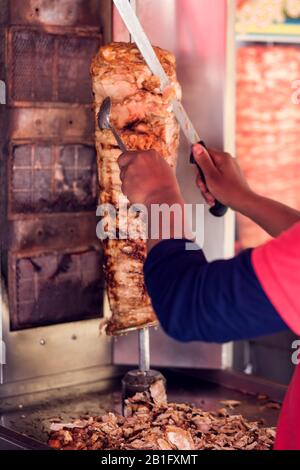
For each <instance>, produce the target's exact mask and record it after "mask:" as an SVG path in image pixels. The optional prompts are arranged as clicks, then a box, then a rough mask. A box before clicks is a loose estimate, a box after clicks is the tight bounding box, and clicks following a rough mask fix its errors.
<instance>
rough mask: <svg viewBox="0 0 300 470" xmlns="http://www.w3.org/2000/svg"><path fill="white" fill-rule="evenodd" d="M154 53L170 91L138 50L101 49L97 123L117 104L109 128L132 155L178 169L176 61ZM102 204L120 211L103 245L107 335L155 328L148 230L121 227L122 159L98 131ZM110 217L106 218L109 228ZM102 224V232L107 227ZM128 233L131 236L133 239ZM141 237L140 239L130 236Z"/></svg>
mask: <svg viewBox="0 0 300 470" xmlns="http://www.w3.org/2000/svg"><path fill="white" fill-rule="evenodd" d="M155 52H156V54H157V56H158V58H159V60H160V62H161V64H162V65H163V67H164V69H165V71H166V73H167V74H168V76H169V78H170V81H171V85H172V86H171V87H169V88H168V89H167V90H165V91H164V92H163V93H162V92H161V91H160V86H159V85H160V82H159V79H158V78H157V77H155V76H153V75H152V73H151V71H150V70H149V68H148V67H147V65H146V63H145V61H144V59H143V58H142V56H141V54H140V52H139V51H138V49H137V47H136V46H135V45H134V44H130V43H112V44H109V45H106V46H104V47H102V48H101V49H100V50H99V52H98V54H97V55H96V57H95V58H94V60H93V62H92V66H91V74H92V80H93V92H94V103H95V113H96V117H97V114H98V111H99V108H100V106H101V104H102V102H103V100H104V98H106V97H107V96H110V97H111V99H112V101H113V106H112V112H111V122H112V123H113V125H114V126H115V127H116V129H117V130H118V131H119V132H120V134H121V137H122V139H123V141H124V143H125V145H126V146H127V148H128V149H130V150H148V149H155V150H157V151H158V152H159V153H160V155H161V156H162V157H163V158H164V159H165V160H166V161H167V162H168V163H169V164H170V165H171V166H172V167H173V168H174V169H175V166H176V160H177V151H178V145H179V126H178V124H177V121H176V119H175V116H174V114H173V112H172V106H171V101H172V99H174V98H178V99H180V98H181V90H180V86H179V84H178V82H177V80H176V62H175V58H174V56H173V55H172V54H171V53H169V52H167V51H164V50H162V49H160V48H158V47H156V48H155ZM96 148H97V155H98V169H99V183H100V190H101V194H100V201H99V202H100V204H112V205H113V206H114V207H115V209H116V211H117V230H116V234H117V236H118V235H120V234H122V238H124V239H107V240H105V241H104V243H103V245H104V254H105V259H106V264H105V273H106V281H107V290H108V298H109V303H110V309H111V314H112V315H111V318H110V319H109V321H108V322H106V324H105V330H106V332H107V333H108V334H112V335H117V334H120V333H122V332H124V331H126V330H128V329H131V328H138V327H143V326H146V325H149V324H152V323H154V322H156V317H155V313H154V311H153V309H152V306H151V302H150V299H149V297H148V295H147V292H146V289H145V285H144V277H143V263H144V261H145V258H146V242H145V226H143V224H141V221H140V219H139V218H138V217H137V214H136V213H134V212H133V213H131V214H130V215H129V217H128V221H127V222H126V223H123V219H122V218H120V217H119V214H120V212H119V211H120V207H121V206H124V205H126V204H127V203H128V200H127V198H126V197H125V196H124V195H123V194H122V191H121V181H120V173H119V167H118V163H117V160H118V157H119V156H120V153H121V152H120V150H119V148H118V146H117V143H116V141H115V139H114V137H113V134H112V133H111V131H110V130H102V131H101V130H100V129H99V128H98V127H97V125H96ZM110 222H112V221H111V218H110V216H108V217H106V218H105V223H107V228H108V227H110ZM105 223H104V227H106V226H105ZM128 227H129V230H130V234H129V236H127V233H128ZM135 233H137V236H133V235H132V234H135Z"/></svg>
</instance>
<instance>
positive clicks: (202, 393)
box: [0, 367, 286, 450]
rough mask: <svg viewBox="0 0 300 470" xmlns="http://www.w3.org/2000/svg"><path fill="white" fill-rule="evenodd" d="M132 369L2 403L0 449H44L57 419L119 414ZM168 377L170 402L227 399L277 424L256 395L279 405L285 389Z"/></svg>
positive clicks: (205, 374)
mask: <svg viewBox="0 0 300 470" xmlns="http://www.w3.org/2000/svg"><path fill="white" fill-rule="evenodd" d="M128 370H130V369H128V368H122V367H121V368H119V369H118V373H119V376H118V377H117V378H114V379H106V380H101V381H98V382H97V381H95V382H93V383H88V384H83V385H80V386H76V387H68V388H63V389H56V390H51V391H47V392H40V393H36V394H31V395H24V396H19V397H12V398H7V399H3V400H2V402H1V406H0V417H1V418H0V419H1V421H0V423H1V425H2V426H0V449H11V448H15V449H18V448H19V449H33V450H34V449H45V448H47V447H46V443H47V439H48V431H49V427H50V423H51V420H52V419H53V418H58V417H59V418H62V419H63V421H65V422H69V421H70V420H74V419H76V418H80V417H85V416H97V415H101V414H103V413H104V412H105V411H108V410H110V411H112V410H114V411H116V412H117V413H121V406H122V396H121V378H122V376H123V375H124V374H125V372H127V371H128ZM161 372H162V373H163V374H164V376H165V377H166V379H167V384H168V386H167V390H168V399H169V401H170V402H172V401H176V402H182V403H183V402H185V403H191V404H193V405H195V406H197V407H200V408H202V409H204V410H216V409H219V408H222V407H224V405H222V403H221V402H222V401H223V400H238V401H240V402H241V404H240V406H238V407H237V408H235V409H234V410H232V411H231V413H232V414H242V415H243V416H245V417H246V418H248V419H250V420H261V419H262V420H264V422H265V424H266V425H267V426H275V425H276V423H277V419H278V414H279V409H273V408H268V407H265V406H264V403H263V402H262V401H261V400H258V394H263V395H267V396H268V397H269V400H271V401H275V402H281V401H282V399H283V397H284V394H285V391H286V387H285V386H282V385H278V384H274V383H271V382H267V381H265V380H261V379H257V378H254V377H249V376H245V375H243V374H238V373H234V372H230V371H215V370H214V371H209V370H208V371H195V370H161Z"/></svg>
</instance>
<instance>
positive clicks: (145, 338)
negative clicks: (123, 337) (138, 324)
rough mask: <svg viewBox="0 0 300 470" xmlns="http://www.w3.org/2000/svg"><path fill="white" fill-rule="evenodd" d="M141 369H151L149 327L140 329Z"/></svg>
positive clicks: (144, 370)
mask: <svg viewBox="0 0 300 470" xmlns="http://www.w3.org/2000/svg"><path fill="white" fill-rule="evenodd" d="M139 369H140V371H141V372H148V371H149V369H150V334H149V328H143V329H142V330H139Z"/></svg>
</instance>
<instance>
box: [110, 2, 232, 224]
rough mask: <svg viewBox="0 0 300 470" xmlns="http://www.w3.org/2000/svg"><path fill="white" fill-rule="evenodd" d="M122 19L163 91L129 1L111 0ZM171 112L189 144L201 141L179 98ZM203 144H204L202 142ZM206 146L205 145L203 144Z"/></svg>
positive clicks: (221, 211)
mask: <svg viewBox="0 0 300 470" xmlns="http://www.w3.org/2000/svg"><path fill="white" fill-rule="evenodd" d="M113 2H114V4H115V6H116V8H117V10H118V12H119V14H120V16H121V18H122V20H123V21H124V23H125V25H126V27H127V29H128V31H129V33H130V35H131V36H132V38H133V40H134V42H135V43H136V45H137V47H138V49H139V50H140V52H141V54H142V56H143V57H144V59H145V62H146V64H147V65H148V67H149V69H150V70H151V72H152V73H153V75H155V76H156V77H158V78H159V79H160V88H161V91H163V90H164V89H165V88H166V87H167V86H168V85H170V80H169V77H168V75H167V74H166V72H165V70H164V68H163V66H162V65H161V63H160V61H159V59H158V57H157V55H156V54H155V51H154V49H153V47H152V44H151V43H150V41H149V38H148V36H147V35H146V33H145V31H144V29H143V27H142V25H141V23H140V21H139V19H138V17H137V15H136V14H135V11H134V10H133V8H132V6H131V5H130V2H129V1H128V0H113ZM172 107H173V112H174V114H175V116H176V118H177V121H178V122H179V124H180V127H181V130H182V132H183V133H184V135H185V137H186V138H187V140H188V142H189V143H190V144H191V145H194V144H197V143H201V144H202V145H203V144H204V142H203V141H201V139H200V136H199V134H198V132H197V131H196V129H195V127H194V125H193V123H192V121H191V120H190V118H189V116H188V114H187V112H186V110H185V109H184V107H183V105H182V103H181V102H180V101H179V100H173V101H172ZM204 146H205V144H204ZM205 147H206V146H205ZM190 161H191V163H195V164H196V165H197V167H198V169H199V172H200V174H201V177H202V179H203V180H204V182H205V177H204V174H203V171H202V170H201V168H200V166H199V165H198V164H197V163H196V161H195V160H194V158H193V156H191V159H190ZM227 209H228V208H227V207H226V206H224V205H223V204H221V203H220V202H219V201H216V204H215V206H214V207H212V208H211V209H210V212H211V214H213V215H214V216H216V217H223V215H225V214H226V212H227Z"/></svg>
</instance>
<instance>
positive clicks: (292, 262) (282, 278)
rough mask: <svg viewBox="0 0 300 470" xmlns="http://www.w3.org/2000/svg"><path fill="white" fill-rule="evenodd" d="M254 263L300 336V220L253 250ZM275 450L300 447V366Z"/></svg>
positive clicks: (275, 302) (277, 305) (280, 310)
mask: <svg viewBox="0 0 300 470" xmlns="http://www.w3.org/2000/svg"><path fill="white" fill-rule="evenodd" d="M252 263H253V267H254V270H255V272H256V275H257V277H258V279H259V281H260V283H261V285H262V287H263V289H264V291H265V293H266V295H267V296H268V297H269V299H270V301H271V302H272V304H273V305H274V307H275V308H276V309H277V311H278V313H279V314H280V316H281V317H282V319H283V320H284V321H285V323H286V324H287V325H288V326H289V327H290V328H291V330H293V331H294V332H295V333H296V334H297V335H299V336H300V223H297V224H296V225H294V226H293V227H292V228H291V229H289V230H287V231H286V232H284V233H283V234H282V235H280V236H279V237H278V238H276V239H274V240H271V241H269V242H267V243H266V244H264V245H262V246H260V247H258V248H256V249H255V250H253V253H252ZM293 352H294V351H293V350H292V348H291V360H292V353H293ZM275 449H276V450H300V365H298V366H297V368H296V371H295V373H294V377H293V380H292V382H291V384H290V386H289V390H288V393H287V395H286V397H285V400H284V404H283V408H282V411H281V415H280V419H279V423H278V429H277V438H276V444H275Z"/></svg>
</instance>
